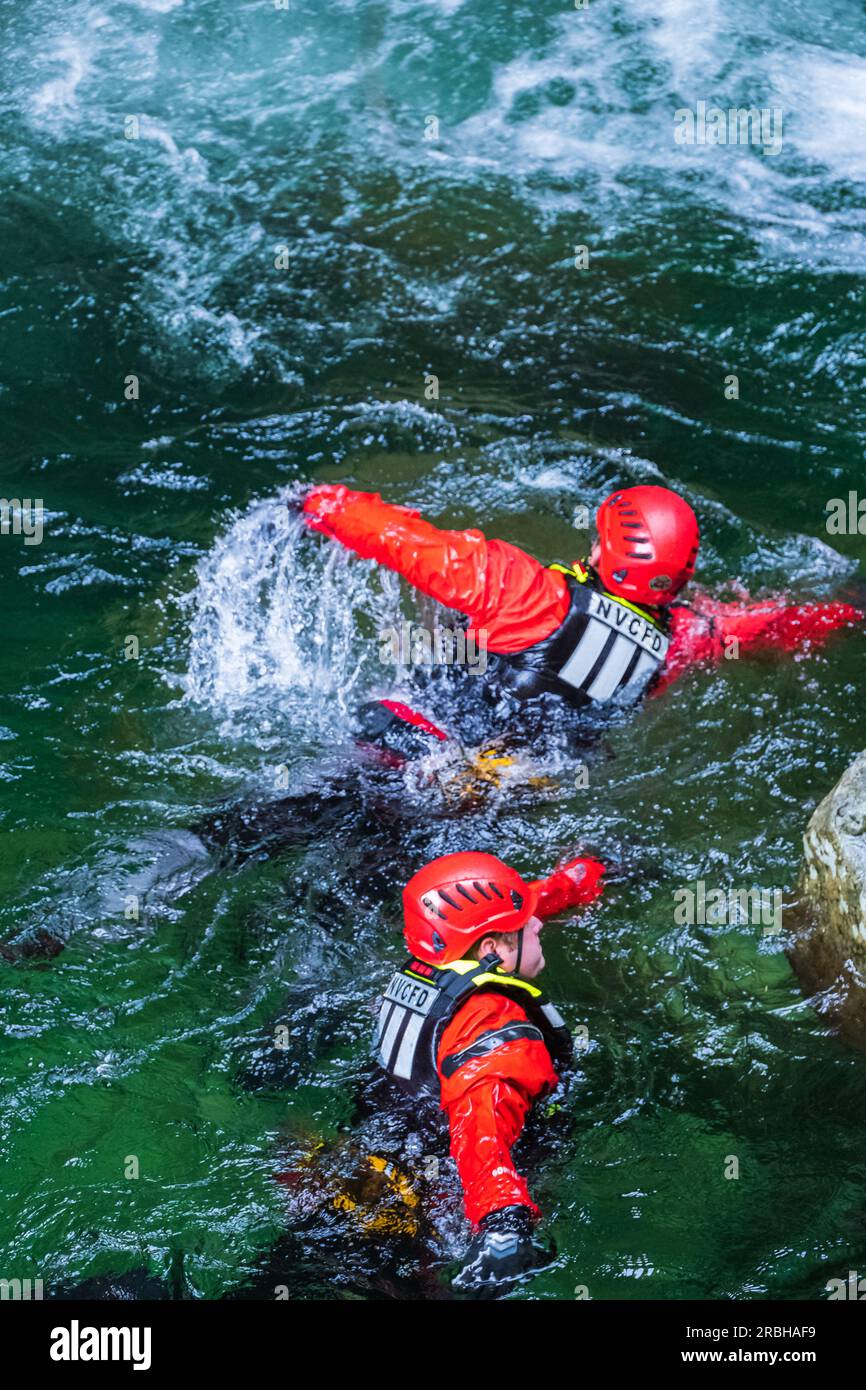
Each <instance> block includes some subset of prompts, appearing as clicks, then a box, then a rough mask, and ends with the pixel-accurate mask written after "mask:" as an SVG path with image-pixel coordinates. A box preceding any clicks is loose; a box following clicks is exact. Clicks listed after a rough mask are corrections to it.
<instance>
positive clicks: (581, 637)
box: [303, 484, 864, 738]
mask: <svg viewBox="0 0 866 1390" xmlns="http://www.w3.org/2000/svg"><path fill="white" fill-rule="evenodd" d="M303 510H304V515H305V519H306V521H307V524H308V525H309V526H310V527H312V528H313V529H314V530H317V531H321V532H323V533H324V534H325V535H327V536H331V537H333V538H334V539H336V540H338V541H340V542H341V543H342V544H343V545H345V546H348V547H349V548H350V549H352V550H354V551H355V552H356V553H357V554H358V555H361V556H363V557H364V558H365V559H369V560H376V561H378V562H379V563H380V564H383V565H387V566H388V567H389V568H390V569H394V570H396V571H397V572H398V573H400V574H402V575H403V576H404V577H405V578H406V579H408V580H409V582H410V583H412V584H414V585H415V587H416V588H418V589H420V590H421V591H422V592H423V593H425V594H429V595H430V596H431V597H432V598H434V599H436V600H438V601H439V602H440V603H442V604H444V605H446V606H447V607H448V608H452V609H456V610H457V611H458V612H460V613H463V614H465V615H466V617H467V618H468V619H469V626H468V629H467V641H468V640H471V639H473V638H474V639H475V640H476V642H477V643H479V644H480V645H481V646H483V647H485V648H486V651H487V652H488V653H489V654H490V657H491V658H492V660H490V664H489V674H488V676H486V677H484V678H482V681H483V680H489V678H491V677H492V678H493V681H494V683H495V685H496V688H497V690H498V691H501V692H504V693H505V694H506V695H510V696H511V697H513V698H516V699H517V700H527V699H531V698H533V697H539V696H541V697H545V698H547V697H550V696H554V697H558V701H557V703H562V702H565V703H566V704H567V705H570V706H572V707H577V708H585V707H588V706H591V707H594V708H596V709H598V708H604V707H611V706H616V705H623V704H630V703H633V702H634V701H636V700H639V699H640V698H641V696H642V695H644V694H645V693H647V692H648V691H650V690H652V691H653V692H654V693H655V692H657V691H659V690H661V689H663V688H664V687H665V686H667V685H669V684H670V683H671V681H673V680H675V679H676V678H677V677H678V676H680V675H682V674H683V672H685V671H687V670H688V669H689V668H690V667H691V666H694V665H696V664H697V663H700V662H703V663H710V662H718V661H720V660H721V659H722V658H723V657H724V656H726V655H728V656H730V655H732V654H733V655H740V654H741V653H750V652H753V651H759V650H764V649H767V648H777V649H780V650H782V651H795V650H796V649H797V648H799V647H802V646H803V644H804V643H806V642H812V643H819V642H822V641H823V640H824V639H825V638H826V636H827V634H828V633H830V632H832V631H833V630H834V629H835V628H839V627H843V626H846V625H850V624H851V623H853V622H856V621H861V620H862V618H863V616H864V615H863V613H862V612H861V611H860V610H859V609H857V608H854V607H852V606H851V605H850V604H847V603H842V602H827V603H809V604H790V603H787V602H785V600H784V599H782V598H774V599H767V600H761V601H758V602H751V601H747V602H742V603H720V602H717V601H715V600H714V599H711V598H709V597H707V596H706V595H702V594H699V595H696V596H695V598H694V599H693V600H692V602H691V603H690V604H684V603H674V602H673V600H674V599H675V597H676V595H677V594H678V593H679V592H680V590H681V589H682V588H683V586H684V585H685V584H686V583H687V582H688V581H689V580H690V579H691V578H692V576H693V574H694V570H695V561H696V559H697V554H698V545H699V539H700V537H699V531H698V523H697V519H696V517H695V514H694V512H693V511H692V508H691V507H690V506H689V504H688V503H687V502H686V501H685V500H684V499H683V498H682V497H680V496H678V494H677V493H675V492H672V491H671V490H670V489H669V488H665V487H658V486H656V485H643V484H642V485H640V486H638V487H630V488H625V489H622V490H620V491H617V492H614V493H612V494H611V496H610V497H608V498H607V499H606V500H605V501H604V502H603V503H602V504H601V506H600V507H599V509H598V514H597V518H596V520H597V527H598V540H597V542H596V544H595V545H594V547H593V549H592V552H591V554H590V557H589V561H588V562H586V563H580V562H577V561H575V562H573V563H572V564H570V565H560V564H554V565H551V566H549V567H546V566H544V565H543V564H541V563H540V562H539V561H538V560H536V559H534V558H533V557H532V556H531V555H527V554H526V553H525V552H524V551H522V550H520V549H518V547H517V546H514V545H511V544H509V543H508V542H507V541H499V540H487V539H486V538H485V537H484V536H483V535H482V533H481V532H480V531H476V530H467V531H442V530H439V529H438V528H437V527H435V526H432V525H431V524H430V523H429V522H427V521H424V520H423V518H422V517H421V516H420V515H419V514H418V512H416V511H413V510H412V509H411V508H408V507H400V506H392V505H390V504H389V503H386V502H383V501H382V499H381V497H379V495H378V494H376V493H368V492H353V491H351V490H350V489H349V488H347V487H344V486H342V485H330V484H327V485H322V486H318V487H315V488H313V490H312V491H311V492H310V493H309V494H308V495H307V497H306V499H305V501H304V504H303ZM734 644H736V645H734ZM475 684H476V685H477V684H479V682H478V680H477V679H476V681H475ZM380 703H381V702H380ZM408 713H409V714H411V713H412V712H411V711H408ZM377 718H378V723H379V725H380V726H383V725H384V724H387V723H389V722H390V723H392V724H393V722H394V721H395V720H404V721H405V720H406V718H407V711H406V706H400V707H397V706H396V705H395V703H394V702H390V703H389V704H384V703H383V704H382V708H381V709H380V710H379V713H378V716H377ZM419 718H421V717H420V716H415V720H410V721H409V722H410V723H413V724H414V727H415V730H416V732H417V730H418V729H419V728H420V727H421V725H419V724H418V723H417V722H416V721H417V720H418V719H419ZM374 723H375V720H374ZM421 724H422V725H426V726H427V727H426V729H422V732H426V734H427V735H429V737H431V738H435V737H439V738H444V737H445V733H444V732H443V731H442V730H441V729H437V728H436V726H435V725H431V724H429V723H428V721H426V720H423V718H421ZM379 731H380V732H381V729H380V730H379Z"/></svg>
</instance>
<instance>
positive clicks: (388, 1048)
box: [379, 1004, 421, 1067]
mask: <svg viewBox="0 0 866 1390" xmlns="http://www.w3.org/2000/svg"><path fill="white" fill-rule="evenodd" d="M387 1007H388V1005H387V1004H383V1006H382V1008H383V1011H384V1010H385V1009H387ZM407 1013H408V1009H402V1008H401V1007H400V1006H399V1004H395V1005H394V1006H393V1009H392V1011H391V1018H390V1020H389V1022H388V1027H387V1028H386V1029H385V1032H384V1034H383V1036H382V1042H381V1046H380V1053H379V1055H380V1056H381V1058H382V1065H383V1066H384V1067H387V1066H388V1064H389V1062H390V1060H391V1053H392V1052H393V1050H394V1043H395V1042H396V1041H397V1034H398V1032H399V1030H400V1024H401V1023H402V1022H403V1019H404V1018H405V1017H406V1014H407ZM420 1017H421V1015H420V1014H418V1018H420Z"/></svg>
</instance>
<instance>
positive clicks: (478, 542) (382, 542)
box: [304, 484, 569, 654]
mask: <svg viewBox="0 0 866 1390" xmlns="http://www.w3.org/2000/svg"><path fill="white" fill-rule="evenodd" d="M304 515H305V519H306V521H307V524H308V525H309V526H311V527H312V529H313V530H314V531H322V532H324V534H325V535H327V536H331V537H333V538H334V539H335V540H338V541H340V542H341V543H342V544H343V545H345V546H348V547H349V549H350V550H354V551H355V552H356V554H358V555H361V556H362V557H363V558H364V559H365V560H376V561H377V562H378V563H379V564H381V565H387V566H388V568H389V569H392V570H397V572H398V574H402V575H403V576H404V577H405V578H406V579H408V580H409V582H410V584H414V585H415V588H416V589H420V590H421V592H422V593H425V594H429V595H430V597H431V598H434V599H436V600H437V601H438V602H439V603H443V604H445V605H446V607H448V608H454V609H456V610H457V612H458V613H465V614H466V616H467V617H468V618H469V620H470V623H471V628H470V631H475V632H479V633H480V632H481V631H484V632H486V633H487V640H486V647H487V650H488V651H491V652H495V653H496V652H498V653H503V654H504V653H507V652H519V651H523V650H524V649H525V648H526V647H530V646H532V645H533V644H534V643H535V642H540V641H542V639H543V638H545V637H549V636H550V634H551V632H553V631H554V630H555V629H556V628H557V627H559V625H560V623H561V622H562V621H563V619H564V618H565V615H566V613H567V612H568V606H569V593H568V585H567V584H566V582H565V579H564V578H563V576H562V575H561V574H560V573H558V571H554V570H549V569H545V567H544V565H542V564H541V563H540V562H539V561H538V560H535V559H533V557H532V556H531V555H527V554H526V553H525V552H524V551H522V550H519V549H518V548H517V546H515V545H510V544H509V543H508V542H507V541H497V540H492V541H488V540H487V539H486V538H485V537H484V536H483V535H482V533H481V532H480V531H440V530H439V529H438V527H436V526H431V524H430V522H428V521H424V519H423V518H422V517H421V516H420V515H419V514H418V512H416V511H413V510H412V509H411V508H409V507H397V506H393V505H392V504H390V503H388V502H383V501H382V499H381V497H380V496H379V494H378V493H374V492H352V491H351V490H350V489H349V488H347V487H343V486H342V485H337V486H331V485H330V484H325V485H322V486H320V487H316V488H313V490H312V492H310V493H309V494H308V495H307V497H306V499H305V501H304Z"/></svg>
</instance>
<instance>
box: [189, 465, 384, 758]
mask: <svg viewBox="0 0 866 1390" xmlns="http://www.w3.org/2000/svg"><path fill="white" fill-rule="evenodd" d="M296 496H297V489H296V488H287V489H285V490H284V491H282V492H281V493H279V494H278V495H277V496H276V497H271V498H266V499H264V500H262V501H260V502H256V503H254V504H253V505H252V506H251V507H250V508H249V510H248V511H247V512H245V513H244V514H243V515H241V516H239V517H237V518H236V519H235V520H234V522H233V523H232V524H231V525H230V526H229V528H228V530H227V531H226V532H225V533H224V534H223V535H222V536H221V537H220V538H219V540H218V541H217V542H216V544H215V545H214V547H213V549H212V550H211V552H210V553H209V554H208V555H207V557H206V558H205V559H204V560H203V561H202V562H201V564H200V565H199V567H198V584H197V587H196V589H195V591H194V593H193V594H192V595H191V596H190V600H189V601H190V604H191V606H192V617H191V629H190V651H189V671H188V674H187V677H186V682H185V685H186V695H187V698H188V699H190V700H192V701H195V702H197V703H200V704H204V705H207V706H209V707H211V708H213V709H214V710H216V711H218V712H220V713H231V714H235V715H241V714H242V713H246V714H250V713H252V712H254V711H256V710H258V711H259V712H261V711H263V710H269V711H270V712H271V714H272V715H273V716H274V717H277V718H279V717H280V716H282V717H285V718H287V719H289V718H290V719H291V722H292V726H293V728H294V729H295V731H296V733H297V731H298V729H299V728H300V729H303V730H306V732H307V733H309V734H313V733H318V734H319V735H326V734H327V733H328V732H329V731H330V732H333V731H334V730H335V728H337V727H338V726H339V724H340V722H341V720H342V719H343V718H344V717H345V716H346V714H347V713H348V712H350V710H351V708H352V705H353V704H354V703H356V702H357V701H358V699H359V698H362V697H363V694H364V692H365V690H366V688H367V687H368V686H369V685H370V683H371V682H374V681H375V679H376V678H377V675H378V677H379V678H380V679H381V676H382V668H381V666H379V664H378V653H379V643H378V641H377V640H376V634H377V633H378V631H379V630H380V628H382V627H385V626H387V625H388V623H389V622H391V621H392V620H393V615H394V613H395V612H396V611H397V606H398V604H399V590H398V588H397V584H396V580H395V579H394V577H393V576H391V575H387V574H386V575H384V576H383V575H381V574H380V573H377V572H375V571H374V570H373V568H372V567H371V566H369V565H366V564H364V563H362V562H359V561H352V562H350V561H349V559H348V556H347V555H346V552H344V551H342V550H341V548H340V547H339V546H336V545H333V544H329V543H328V542H327V541H326V540H325V539H324V538H321V537H317V536H314V535H312V534H311V533H309V532H308V531H307V528H306V527H305V525H304V523H303V521H302V520H301V518H300V517H299V516H298V515H297V514H296V513H293V512H291V511H290V510H289V508H288V507H287V505H286V504H287V501H289V500H291V499H292V498H293V497H296ZM389 615H390V616H389Z"/></svg>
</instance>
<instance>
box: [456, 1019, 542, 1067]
mask: <svg viewBox="0 0 866 1390" xmlns="http://www.w3.org/2000/svg"><path fill="white" fill-rule="evenodd" d="M518 1038H530V1039H532V1040H533V1041H534V1042H544V1034H543V1033H542V1031H541V1029H540V1028H536V1027H534V1025H533V1024H531V1023H506V1024H505V1025H504V1026H503V1027H502V1028H488V1029H487V1031H486V1032H485V1033H479V1034H478V1037H477V1038H476V1039H475V1041H474V1042H473V1043H470V1044H469V1046H468V1047H464V1049H463V1051H462V1052H452V1053H451V1054H450V1056H448V1057H443V1059H442V1061H441V1063H440V1070H441V1072H442V1075H443V1076H444V1077H445V1078H446V1080H450V1079H451V1077H452V1076H453V1075H454V1073H455V1072H456V1071H459V1070H460V1068H461V1067H462V1066H464V1065H465V1063H466V1062H471V1061H473V1060H474V1059H475V1058H476V1057H488V1056H489V1055H490V1053H491V1052H496V1051H497V1050H498V1049H499V1048H500V1047H504V1046H505V1044H506V1043H510V1042H516V1041H517V1039H518Z"/></svg>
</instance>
